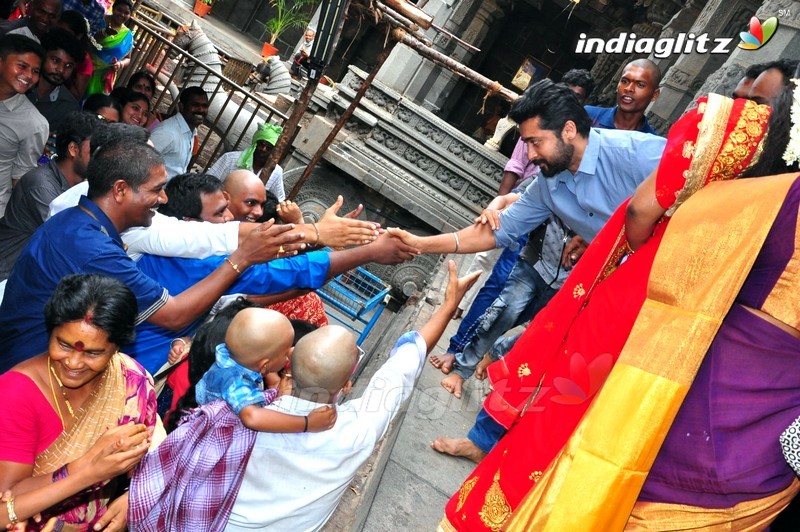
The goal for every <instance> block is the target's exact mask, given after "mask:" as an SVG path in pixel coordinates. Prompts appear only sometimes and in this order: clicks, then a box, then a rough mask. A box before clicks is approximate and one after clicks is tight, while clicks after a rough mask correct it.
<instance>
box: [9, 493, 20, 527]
mask: <svg viewBox="0 0 800 532" xmlns="http://www.w3.org/2000/svg"><path fill="white" fill-rule="evenodd" d="M6 513H8V523H9V524H10V525H12V526H13V525H16V524H17V523H19V519H18V518H17V513H16V512H15V511H14V496H13V495H12V496H11V498H10V499H8V500H7V501H6Z"/></svg>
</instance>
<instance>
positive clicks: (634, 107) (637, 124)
mask: <svg viewBox="0 0 800 532" xmlns="http://www.w3.org/2000/svg"><path fill="white" fill-rule="evenodd" d="M659 83H661V70H660V69H659V68H658V65H656V64H655V63H653V62H652V61H650V60H649V59H636V60H635V61H631V62H630V63H628V64H627V65H625V68H624V69H623V70H622V76H620V78H619V83H618V84H617V105H615V106H614V107H594V106H592V105H587V106H586V112H587V113H589V118H591V119H592V127H598V128H603V129H625V130H627V131H641V132H642V133H650V134H651V135H658V133H656V131H655V130H654V129H653V128H652V127H650V124H649V123H648V122H647V117H646V116H644V112H645V110H646V109H647V106H648V105H650V102H654V101H656V100H657V99H658V95H659V94H660V91H661V89H659V88H658V85H659Z"/></svg>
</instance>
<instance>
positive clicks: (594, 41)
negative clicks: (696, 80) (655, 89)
mask: <svg viewBox="0 0 800 532" xmlns="http://www.w3.org/2000/svg"><path fill="white" fill-rule="evenodd" d="M731 41H733V39H729V38H727V37H709V36H708V34H707V33H701V34H698V35H696V34H694V33H685V32H682V33H678V34H676V35H675V37H662V38H660V39H654V38H652V37H638V36H637V35H636V34H635V33H620V34H619V36H617V37H613V38H611V39H603V38H601V37H587V36H586V34H585V33H581V34H580V35H579V36H578V43H577V45H576V46H575V53H576V54H593V53H594V54H633V53H636V54H653V56H654V57H657V58H659V59H663V58H665V57H669V56H670V55H673V54H691V53H698V54H729V53H730V52H731V49H730V48H729V47H728V46H729V45H730V44H731Z"/></svg>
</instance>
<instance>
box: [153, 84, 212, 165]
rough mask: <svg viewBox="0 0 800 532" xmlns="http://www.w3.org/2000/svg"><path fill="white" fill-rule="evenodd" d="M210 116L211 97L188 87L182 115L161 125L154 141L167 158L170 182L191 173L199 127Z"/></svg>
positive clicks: (183, 94)
mask: <svg viewBox="0 0 800 532" xmlns="http://www.w3.org/2000/svg"><path fill="white" fill-rule="evenodd" d="M207 114H208V95H207V94H206V92H205V91H204V90H203V89H202V88H201V87H187V88H185V89H183V91H182V92H181V95H180V97H179V103H178V114H176V115H175V116H173V117H171V118H168V119H166V120H164V121H163V122H161V123H160V124H159V125H158V126H157V127H156V128H155V129H154V130H153V133H152V135H151V136H150V141H151V142H152V143H153V145H154V146H155V147H156V149H157V150H158V151H159V152H160V153H161V156H162V157H164V164H165V165H166V167H167V179H168V180H169V179H172V178H173V177H175V176H176V175H178V174H183V173H185V172H187V171H188V168H189V161H190V160H191V159H192V151H193V149H194V137H195V135H197V128H198V127H199V126H200V124H202V123H203V120H205V118H206V115H207Z"/></svg>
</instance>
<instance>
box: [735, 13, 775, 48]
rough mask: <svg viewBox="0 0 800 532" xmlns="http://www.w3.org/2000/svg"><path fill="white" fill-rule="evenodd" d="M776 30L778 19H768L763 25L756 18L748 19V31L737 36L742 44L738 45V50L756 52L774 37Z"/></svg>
mask: <svg viewBox="0 0 800 532" xmlns="http://www.w3.org/2000/svg"><path fill="white" fill-rule="evenodd" d="M777 29H778V19H777V18H776V17H770V18H768V19H767V20H765V21H764V22H763V23H762V22H761V21H760V20H758V18H757V17H753V18H751V19H750V31H743V32H741V33H740V34H739V38H740V39H741V40H742V42H740V43H739V48H741V49H743V50H758V49H759V48H761V47H762V46H764V45H765V44H767V42H768V41H769V40H770V39H771V38H772V36H773V35H775V30H777Z"/></svg>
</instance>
